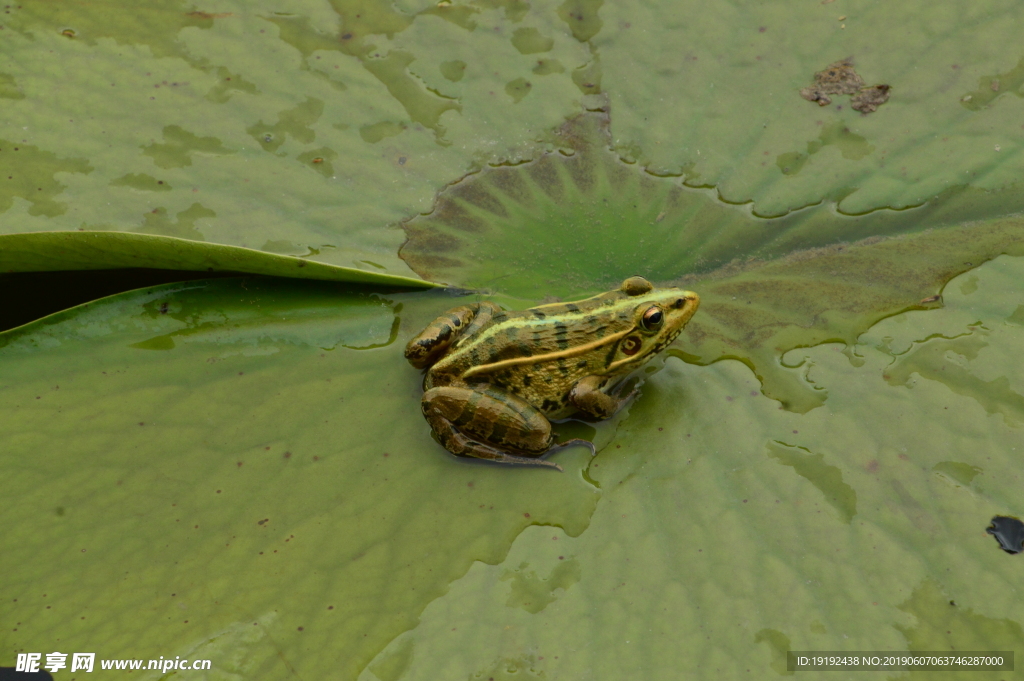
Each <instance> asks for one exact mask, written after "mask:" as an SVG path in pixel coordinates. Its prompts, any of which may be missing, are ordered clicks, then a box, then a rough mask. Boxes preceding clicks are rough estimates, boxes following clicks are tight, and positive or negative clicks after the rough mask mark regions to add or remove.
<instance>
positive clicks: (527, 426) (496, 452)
mask: <svg viewBox="0 0 1024 681" xmlns="http://www.w3.org/2000/svg"><path fill="white" fill-rule="evenodd" d="M423 415H424V416H425V417H426V419H427V422H428V423H429V424H430V427H431V429H433V431H434V433H435V434H436V435H437V439H438V440H439V441H440V442H441V444H442V445H443V446H444V448H445V449H447V450H448V451H449V452H451V453H452V454H456V455H458V456H469V457H474V458H477V459H490V460H491V461H498V462H501V463H511V464H525V465H530V466H551V467H553V468H557V469H558V470H562V469H561V467H560V466H558V465H557V464H555V463H552V462H550V461H545V460H543V459H540V458H535V457H540V456H541V455H542V454H544V453H545V452H546V451H548V449H550V448H551V445H552V444H553V443H554V436H553V435H552V433H551V422H550V421H548V420H547V418H546V417H545V416H544V414H543V413H542V412H541V411H540V410H539V409H536V408H534V407H533V406H532V405H530V404H529V403H528V402H526V401H525V400H523V399H521V398H519V397H516V396H515V395H511V394H509V393H505V392H502V391H500V390H493V389H488V388H484V389H481V390H473V389H470V388H459V387H454V386H441V387H437V388H431V389H430V390H427V391H426V392H425V393H423ZM504 450H511V451H515V452H519V453H521V454H524V455H525V456H517V455H515V454H509V453H508V452H507V451H504Z"/></svg>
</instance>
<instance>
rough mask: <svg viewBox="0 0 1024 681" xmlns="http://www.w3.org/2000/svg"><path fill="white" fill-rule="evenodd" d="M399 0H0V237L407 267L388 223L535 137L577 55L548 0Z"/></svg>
mask: <svg viewBox="0 0 1024 681" xmlns="http://www.w3.org/2000/svg"><path fill="white" fill-rule="evenodd" d="M406 4H407V5H409V6H402V7H397V6H392V5H390V4H389V3H384V4H382V3H378V2H362V1H351V2H342V1H338V2H335V3H333V4H331V3H321V4H310V3H306V2H301V3H300V2H285V3H280V2H274V3H271V2H255V3H254V2H237V1H231V0H218V1H217V2H214V3H213V4H207V5H203V6H202V7H197V6H195V5H193V4H191V3H189V2H185V1H184V0H153V1H151V2H145V3H141V4H140V3H135V2H127V3H126V2H123V1H122V0H102V1H100V2H90V3H87V4H82V3H24V4H22V5H12V6H10V7H9V8H8V9H7V10H5V12H6V14H4V15H3V20H2V21H3V26H4V33H3V47H2V50H3V52H2V61H0V101H2V102H3V109H4V114H5V115H4V116H3V119H2V120H0V176H2V180H3V181H2V182H0V233H3V234H13V233H40V232H46V231H78V230H84V231H86V232H89V231H117V232H133V233H145V234H153V235H163V236H174V237H179V238H184V239H189V240H194V241H206V242H209V243H215V244H222V245H233V246H241V247H245V248H249V249H255V250H261V251H266V252H270V253H276V254H284V255H296V256H304V257H308V258H309V259H312V260H318V261H321V262H326V263H331V264H336V265H342V266H346V267H355V268H359V269H366V270H370V271H378V270H381V271H385V272H388V273H394V274H398V275H406V276H410V275H411V273H410V272H409V270H408V268H407V267H406V265H405V264H404V263H403V262H402V261H401V260H400V259H398V258H397V257H396V251H397V249H398V247H399V246H400V244H401V242H402V240H403V238H404V235H403V233H402V232H401V230H399V229H395V228H388V227H387V225H388V224H389V223H394V222H397V221H398V220H400V219H402V218H404V217H407V216H409V215H411V214H415V213H417V212H423V211H426V210H428V209H429V206H430V204H431V201H432V199H433V196H434V194H435V192H436V191H437V190H439V189H440V188H442V187H443V186H444V185H445V184H447V183H448V182H450V181H451V180H452V179H453V178H457V177H460V176H462V175H464V174H465V173H467V172H469V171H471V170H473V169H476V168H478V167H480V165H481V164H486V163H489V162H505V161H507V160H509V159H515V158H529V157H531V156H532V155H534V154H535V153H536V152H537V150H538V149H546V148H550V137H551V136H550V132H549V131H550V130H551V129H552V128H554V127H556V126H557V125H558V124H560V123H561V122H562V121H563V120H564V119H565V118H566V117H567V116H569V115H572V114H574V113H576V112H578V111H579V110H580V102H581V100H582V99H583V98H584V97H585V95H584V93H583V92H582V91H581V90H580V88H578V87H577V86H576V85H575V83H574V81H573V80H572V73H573V72H574V70H575V69H577V68H579V67H581V66H582V65H584V64H586V63H587V62H588V61H589V60H590V58H591V57H590V54H589V50H588V49H587V48H586V46H584V45H582V44H580V43H579V42H578V41H577V40H576V39H575V38H573V37H572V35H571V33H570V32H569V31H568V29H567V27H566V25H565V23H564V22H563V21H562V20H561V19H560V18H559V15H558V4H557V3H554V2H547V3H534V4H533V6H532V8H531V6H530V5H526V4H525V3H515V2H506V3H502V2H487V1H486V0H481V1H480V2H479V3H477V4H475V5H470V6H466V7H461V8H450V11H448V10H446V9H444V8H443V7H438V6H437V5H435V4H420V5H419V6H415V7H414V6H411V4H410V3H406ZM412 4H415V3H412ZM528 8H531V12H530V15H529V16H526V9H528ZM406 34H408V35H407V36H406ZM346 36H347V37H346ZM392 41H394V44H393V45H392ZM442 46H443V47H442ZM539 62H544V64H546V66H544V65H540V64H539ZM541 66H543V68H541ZM538 68H540V69H541V71H543V73H541V72H535V71H536V70H537V69H538ZM47 243H48V242H46V241H42V242H40V244H39V249H40V250H43V249H45V248H46V246H47ZM81 259H83V258H79V260H81Z"/></svg>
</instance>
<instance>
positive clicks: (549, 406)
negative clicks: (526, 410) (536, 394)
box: [540, 400, 558, 411]
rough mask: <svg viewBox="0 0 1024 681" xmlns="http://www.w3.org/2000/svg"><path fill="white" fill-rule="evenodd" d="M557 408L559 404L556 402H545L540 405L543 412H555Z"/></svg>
mask: <svg viewBox="0 0 1024 681" xmlns="http://www.w3.org/2000/svg"><path fill="white" fill-rule="evenodd" d="M556 408H558V402H555V401H554V400H544V402H543V403H541V405H540V410H541V411H553V410H554V409H556Z"/></svg>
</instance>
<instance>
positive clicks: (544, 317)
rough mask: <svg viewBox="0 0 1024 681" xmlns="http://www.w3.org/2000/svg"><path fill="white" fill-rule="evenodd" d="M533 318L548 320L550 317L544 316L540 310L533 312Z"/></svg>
mask: <svg viewBox="0 0 1024 681" xmlns="http://www.w3.org/2000/svg"><path fill="white" fill-rule="evenodd" d="M533 316H534V317H536V318H537V319H547V318H548V316H547V315H546V314H544V313H543V312H541V311H540V310H533Z"/></svg>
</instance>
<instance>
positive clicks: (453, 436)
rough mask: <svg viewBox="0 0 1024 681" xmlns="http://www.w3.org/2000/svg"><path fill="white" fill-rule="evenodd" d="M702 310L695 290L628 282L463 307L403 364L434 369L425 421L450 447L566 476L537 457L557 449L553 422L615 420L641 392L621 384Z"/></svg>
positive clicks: (430, 329)
mask: <svg viewBox="0 0 1024 681" xmlns="http://www.w3.org/2000/svg"><path fill="white" fill-rule="evenodd" d="M699 304H700V298H699V296H698V295H697V294H696V293H693V292H691V291H683V290H681V289H676V288H665V289H656V288H654V286H653V285H652V284H651V282H649V281H647V280H646V279H644V278H643V277H630V278H629V279H626V280H625V281H624V282H622V286H620V287H619V288H618V289H617V290H615V291H609V292H607V293H602V294H600V295H597V296H594V297H593V298H587V299H586V300H580V301H577V302H573V303H553V304H550V305H541V306H539V307H533V308H530V309H528V310H518V311H512V310H510V311H505V310H502V309H501V308H500V307H498V306H497V305H495V304H494V303H490V302H482V303H474V304H471V305H462V306H460V307H456V308H453V309H451V310H448V311H447V312H446V313H444V314H443V315H441V316H440V317H438V318H437V319H435V320H434V321H433V322H431V323H430V325H428V326H427V328H426V329H424V330H423V331H422V332H421V333H420V334H419V335H418V336H416V337H415V338H413V339H412V340H411V341H409V344H408V345H407V346H406V348H405V357H406V359H408V360H409V362H410V363H411V364H412V365H413V366H414V367H416V368H417V369H426V370H427V372H426V377H425V378H424V381H423V389H424V393H423V402H422V406H423V415H424V416H425V417H426V419H427V422H428V423H429V424H430V427H431V429H432V430H433V431H434V434H435V435H436V436H437V439H438V441H439V442H440V443H441V444H442V445H443V446H444V447H445V449H447V450H448V451H450V452H452V453H453V454H456V455H458V456H467V457H476V458H480V459H490V460H491V461H498V462H501V463H509V464H528V465H541V466H552V467H554V468H558V469H559V470H561V468H560V467H559V466H558V465H557V464H555V463H553V462H550V461H546V460H543V459H541V458H539V457H541V456H542V455H543V454H545V453H546V452H547V451H548V450H549V449H551V448H552V446H553V445H554V442H555V434H554V433H553V432H552V427H551V421H552V420H553V419H563V418H567V417H569V416H572V415H574V414H579V415H582V416H583V417H585V418H590V419H594V420H600V419H606V418H608V417H610V416H611V415H612V414H614V413H615V412H616V411H617V410H618V409H619V408H620V407H621V406H622V405H623V404H624V403H625V402H626V401H627V400H628V399H629V398H630V397H632V396H633V394H635V392H636V391H635V390H634V391H633V392H632V393H630V394H629V395H626V396H621V395H619V393H618V391H617V390H616V388H617V387H619V386H620V385H621V384H622V379H623V378H625V377H626V375H627V374H629V373H631V372H632V371H634V370H635V369H637V368H638V367H640V366H642V365H643V364H644V363H646V362H647V361H648V360H650V359H651V358H652V357H654V356H655V355H656V354H658V353H659V352H661V351H662V350H664V349H665V348H666V347H667V346H668V345H669V344H670V343H671V342H672V341H674V340H675V338H676V336H678V335H679V333H680V331H682V329H683V326H685V325H686V323H687V322H688V321H689V320H690V317H692V316H693V313H694V312H696V311H697V306H698V305H699ZM565 444H568V443H565ZM587 444H589V443H587Z"/></svg>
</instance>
